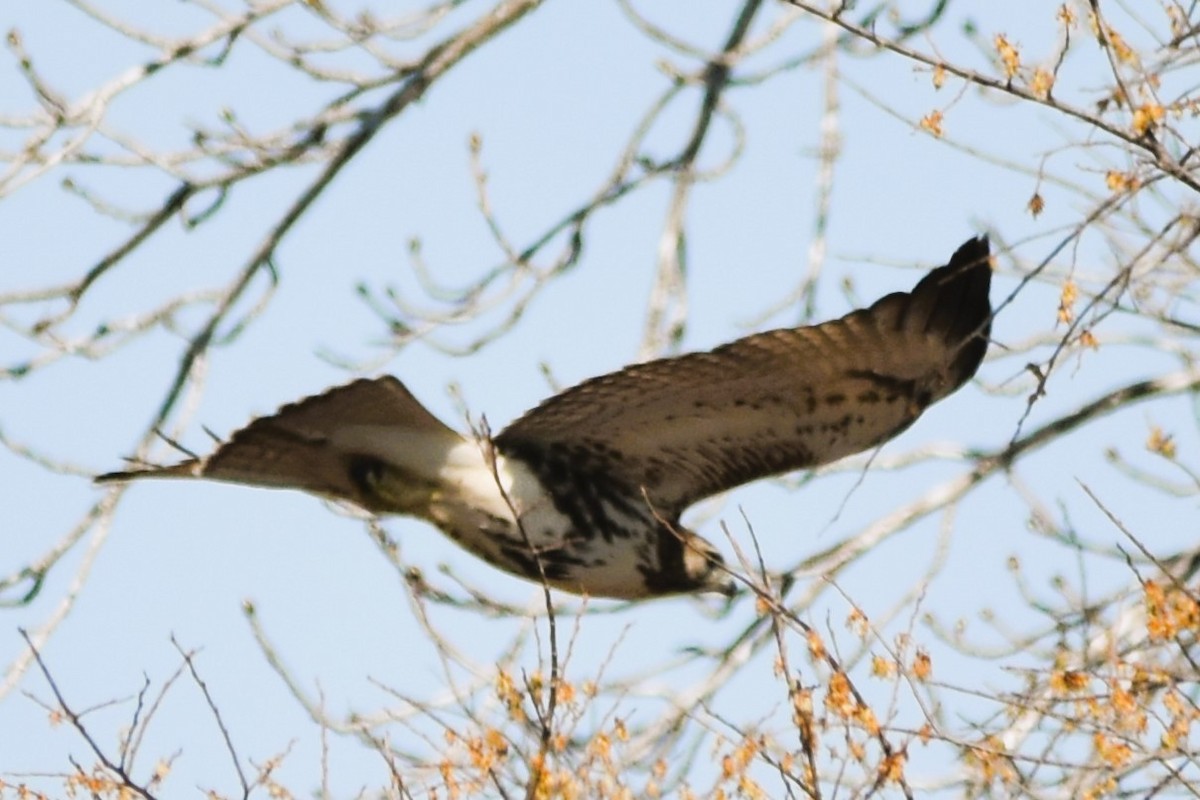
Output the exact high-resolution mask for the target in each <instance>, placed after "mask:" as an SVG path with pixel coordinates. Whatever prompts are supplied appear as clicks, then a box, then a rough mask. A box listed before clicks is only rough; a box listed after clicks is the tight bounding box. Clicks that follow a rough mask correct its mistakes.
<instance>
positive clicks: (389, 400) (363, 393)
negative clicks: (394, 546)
mask: <svg viewBox="0 0 1200 800" xmlns="http://www.w3.org/2000/svg"><path fill="white" fill-rule="evenodd" d="M392 430H405V431H430V432H434V433H436V434H438V435H445V436H448V437H455V438H457V436H458V434H456V433H454V432H453V431H452V430H450V429H449V428H447V427H446V426H445V425H443V424H442V423H441V422H440V421H439V420H438V419H437V418H436V417H434V416H433V415H432V414H430V413H429V411H427V410H426V409H425V408H424V407H423V406H422V405H421V404H420V403H419V402H418V401H417V399H416V398H415V397H413V396H412V394H411V393H410V392H409V391H408V389H406V388H405V387H404V385H403V384H402V383H400V381H398V380H396V379H395V378H393V377H390V376H384V377H381V378H376V379H361V380H357V381H354V382H352V383H349V384H346V385H344V386H338V387H335V388H333V389H330V390H328V391H326V392H324V393H322V394H319V395H314V396H313V397H308V398H305V399H304V400H301V401H299V402H296V403H291V404H289V405H285V406H283V407H282V408H280V409H279V411H277V412H276V413H275V414H273V415H271V416H267V417H260V418H259V419H256V420H254V421H253V422H251V423H250V424H249V425H247V426H246V427H244V428H242V429H241V430H239V431H237V432H236V433H234V434H233V435H232V436H231V437H230V438H229V441H227V442H225V443H223V444H222V445H221V446H220V447H219V448H218V449H217V450H216V451H215V452H214V453H213V454H212V455H209V456H206V457H204V458H193V459H189V460H187V461H184V462H182V463H179V464H175V465H172V466H169V467H160V468H147V469H138V470H130V471H125V472H110V473H108V474H106V475H101V476H99V477H98V478H96V480H97V482H100V483H105V482H110V481H123V480H130V479H132V478H141V477H161V478H172V477H178V478H207V479H209V480H218V481H230V482H233V483H242V484H248V485H251V486H265V487H273V488H275V487H277V488H293V489H302V490H305V491H309V492H315V493H317V494H321V495H325V496H327V497H335V498H340V499H344V500H350V501H352V502H357V503H359V504H360V505H363V506H364V507H369V505H368V504H367V502H366V499H365V498H363V497H362V496H361V495H362V491H361V486H360V484H359V483H358V482H357V481H356V480H355V476H354V474H353V471H352V469H351V468H350V467H351V465H350V463H349V462H348V459H349V458H350V457H351V456H352V455H353V454H354V453H355V452H370V450H371V449H372V448H371V446H370V442H371V441H372V439H373V438H375V439H378V438H379V437H380V436H381V435H382V434H383V433H385V432H387V431H392ZM372 432H375V433H374V434H373V433H372ZM352 440H357V441H352Z"/></svg>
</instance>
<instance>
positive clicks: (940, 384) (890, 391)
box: [496, 238, 991, 518]
mask: <svg viewBox="0 0 1200 800" xmlns="http://www.w3.org/2000/svg"><path fill="white" fill-rule="evenodd" d="M990 284H991V267H990V264H989V263H988V242H987V239H986V238H977V239H973V240H971V241H969V242H967V243H966V244H964V245H963V246H962V247H960V248H959V249H958V251H957V252H956V253H955V254H954V256H953V257H952V258H951V260H950V263H949V264H947V265H946V266H944V267H941V268H938V269H936V270H933V271H932V272H931V273H929V274H928V275H926V276H925V278H924V279H922V280H921V281H920V282H919V283H918V284H917V286H916V287H915V288H914V289H913V290H912V291H911V292H908V293H897V294H891V295H888V296H886V297H884V298H882V299H881V300H879V301H878V302H876V303H875V304H874V305H872V306H871V307H870V308H867V309H863V310H860V311H855V312H853V313H851V314H848V315H847V316H845V317H842V318H841V319H838V320H834V321H831V322H826V323H824V324H821V325H815V326H811V327H803V328H790V329H782V330H775V331H769V332H766V333H760V334H756V335H753V336H748V337H746V338H744V339H739V340H738V341H735V342H732V343H730V344H727V345H724V346H722V347H718V348H717V349H715V350H713V351H711V352H707V353H695V354H691V355H685V356H680V357H677V358H667V359H661V360H658V361H652V362H648V363H645V364H639V365H635V366H632V367H628V368H626V369H623V370H620V371H619V372H615V373H612V374H609V375H604V376H601V377H598V378H593V379H591V380H588V381H586V382H584V383H582V384H580V385H578V386H576V387H574V388H572V389H568V390H567V391H565V392H563V393H561V394H559V395H557V396H555V397H552V398H550V399H549V400H547V401H545V402H544V403H542V404H541V405H539V406H538V407H537V408H535V409H533V410H532V411H530V412H528V413H527V414H526V415H525V416H523V417H521V418H520V419H518V420H517V421H516V422H514V423H513V424H512V425H511V426H509V427H508V428H507V429H505V430H504V431H502V432H501V433H500V435H499V436H497V437H496V445H497V447H498V448H499V449H500V450H501V451H502V452H505V453H512V454H514V455H517V456H519V457H521V458H524V459H526V460H527V461H528V462H529V463H530V464H531V466H533V467H534V469H535V471H537V472H539V474H541V475H543V477H544V478H546V477H552V476H553V475H554V474H555V473H556V472H559V471H562V472H569V473H571V474H574V475H579V474H581V473H582V474H586V473H591V474H595V475H604V476H605V477H606V478H607V479H608V480H613V479H617V480H622V482H624V483H625V484H626V485H627V488H628V489H630V490H632V491H634V492H637V491H639V490H643V489H644V490H645V492H646V494H647V497H648V498H649V500H650V502H651V503H652V504H653V505H654V507H655V508H656V509H657V510H658V511H660V512H661V513H663V514H664V515H667V516H668V518H669V517H670V516H672V515H676V514H678V513H679V512H681V511H682V510H683V509H684V508H686V507H687V506H688V505H690V504H691V503H693V502H695V501H696V500H699V499H700V498H703V497H706V496H708V495H710V494H714V493H716V492H719V491H723V490H725V489H729V488H731V487H733V486H737V485H740V484H742V483H746V482H748V481H751V480H754V479H756V478H761V477H765V476H767V475H773V474H778V473H781V472H786V471H790V470H795V469H800V468H806V467H813V466H816V465H819V464H824V463H828V462H830V461H834V460H836V459H838V458H841V457H843V456H846V455H849V454H852V453H856V452H860V451H862V450H865V449H867V448H870V447H872V446H874V445H876V444H879V443H881V442H884V441H886V440H888V439H890V438H891V437H893V436H895V435H896V434H897V433H899V432H900V431H902V430H904V429H905V428H906V427H908V426H909V425H911V424H912V422H913V421H914V420H916V418H917V417H918V416H919V415H920V414H921V412H922V411H923V410H924V409H925V408H926V407H928V406H929V405H930V404H931V403H933V402H935V401H937V400H938V399H940V398H942V397H944V396H946V395H948V394H949V393H950V392H952V391H954V390H955V389H956V388H958V387H959V386H961V385H962V384H963V383H964V382H966V381H967V380H968V379H970V377H971V376H972V375H974V373H975V371H976V369H977V368H978V366H979V363H980V361H981V360H982V359H983V355H984V353H985V351H986V349H987V337H988V333H989V327H990V318H991V307H990V305H989V302H988V292H989V289H990Z"/></svg>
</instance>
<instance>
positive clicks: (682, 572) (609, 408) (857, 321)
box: [96, 237, 992, 599]
mask: <svg viewBox="0 0 1200 800" xmlns="http://www.w3.org/2000/svg"><path fill="white" fill-rule="evenodd" d="M991 277H992V272H991V266H990V264H989V256H988V240H987V239H986V237H979V238H975V239H971V240H970V241H968V242H966V243H965V244H963V245H962V246H961V247H959V248H958V250H957V251H956V252H955V253H954V255H953V256H951V258H950V262H949V263H948V264H946V265H945V266H943V267H939V268H937V269H935V270H933V271H931V272H930V273H929V274H927V275H926V276H925V277H924V278H922V279H921V280H920V282H918V283H917V285H916V286H915V287H914V288H913V290H912V291H911V292H906V293H905V292H897V293H895V294H889V295H887V296H886V297H883V298H882V299H880V300H878V301H877V302H876V303H875V304H874V305H872V306H870V307H869V308H865V309H860V310H858V311H854V312H852V313H850V314H847V315H846V316H844V317H842V318H841V319H837V320H832V321H829V322H825V323H822V324H820V325H812V326H805V327H798V328H783V329H779V330H773V331H767V332H765V333H757V334H754V335H752V336H747V337H745V338H743V339H738V340H737V341H735V342H731V343H729V344H726V345H722V346H721V347H718V348H716V349H715V350H712V351H709V352H705V353H691V354H688V355H682V356H677V357H673V358H663V359H659V360H656V361H649V362H646V363H642V364H635V365H633V366H629V367H626V368H624V369H622V370H619V371H617V372H613V373H611V374H608V375H602V376H600V377H597V378H592V379H590V380H587V381H584V382H583V383H581V384H579V385H578V386H575V387H573V388H571V389H567V390H566V391H564V392H561V393H559V394H557V395H555V396H553V397H551V398H549V399H548V400H546V401H544V402H543V403H541V404H540V405H539V406H537V407H536V408H534V409H533V410H531V411H529V412H527V413H526V414H525V415H524V416H522V417H520V418H519V419H517V420H516V421H515V422H513V423H512V424H511V425H509V426H508V427H507V428H505V429H504V430H502V431H501V432H500V433H499V434H497V435H496V436H494V437H488V436H476V437H465V436H463V435H461V434H459V433H457V432H456V431H454V430H451V429H450V428H448V427H447V426H446V425H444V424H443V423H442V422H441V421H440V420H438V419H437V418H436V417H434V416H433V414H431V413H430V412H429V411H428V410H426V408H425V407H424V406H422V405H421V403H420V402H418V401H417V399H416V398H415V397H413V395H412V394H411V393H410V392H409V391H408V389H406V388H405V386H404V385H403V384H402V383H401V382H400V381H398V380H397V379H396V378H393V377H391V376H383V377H379V378H373V379H360V380H356V381H353V382H351V383H348V384H346V385H344V386H338V387H335V388H332V389H329V390H327V391H326V392H324V393H323V394H319V395H315V396H313V397H309V398H306V399H304V400H300V401H299V402H296V403H292V404H290V405H286V406H284V407H283V408H281V409H280V410H279V411H278V412H276V413H275V414H273V415H271V416H268V417H262V418H259V419H256V420H254V421H252V422H251V423H250V424H249V425H247V426H246V427H244V428H242V429H241V430H239V431H237V432H236V433H234V434H233V435H232V436H231V437H230V438H229V440H228V441H226V442H225V443H223V444H222V445H220V446H219V447H218V448H217V449H216V451H215V452H213V453H212V454H211V455H208V456H205V457H203V458H191V459H188V460H186V461H183V462H181V463H179V464H175V465H172V466H166V467H145V468H138V469H134V470H131V471H123V472H110V473H107V474H105V475H100V476H98V477H97V478H96V480H97V482H99V483H112V482H121V481H130V480H134V479H141V478H205V479H208V480H216V481H229V482H232V483H240V484H246V485H250V486H263V487H271V488H282V489H300V490H302V491H305V492H310V493H312V494H315V495H319V496H321V497H324V498H328V499H333V500H337V501H343V502H349V503H351V504H353V505H355V506H358V507H361V508H362V509H365V510H366V511H368V512H371V513H374V514H405V515H409V516H414V517H419V518H422V519H425V520H428V521H429V522H431V523H432V524H433V525H435V526H437V527H438V528H439V529H441V530H442V531H443V532H445V533H446V534H447V535H448V536H449V537H450V538H451V539H453V540H454V541H455V542H457V543H458V544H459V545H461V546H462V547H464V548H466V549H467V550H469V551H470V552H472V553H474V554H475V555H476V556H479V557H480V558H482V559H484V560H485V561H487V562H488V563H490V564H493V565H494V566H496V567H499V568H500V569H503V570H506V571H508V572H511V573H513V574H515V575H519V576H521V577H523V578H527V579H530V580H534V581H539V582H541V581H545V582H546V583H548V584H550V585H551V586H554V587H556V588H558V589H563V590H565V591H568V592H574V593H577V594H586V595H589V596H592V597H613V598H626V599H638V598H650V597H658V596H664V595H673V594H683V593H691V592H703V591H721V592H726V593H728V592H730V591H731V590H732V583H731V581H730V573H729V572H728V570H727V569H726V568H725V567H724V562H723V560H722V558H721V555H720V553H719V552H718V550H717V548H716V547H714V546H713V545H712V544H711V543H709V542H708V541H706V540H705V539H703V538H701V537H700V536H699V535H697V534H696V533H694V532H692V531H690V530H688V529H686V528H684V527H683V526H682V525H681V524H680V523H679V517H680V515H681V514H682V513H683V512H684V511H685V510H686V509H687V508H688V506H690V505H692V504H693V503H695V502H696V501H698V500H701V499H703V498H705V497H708V496H709V495H713V494H716V493H718V492H722V491H725V490H727V489H731V488H733V487H735V486H739V485H741V484H743V483H747V482H749V481H752V480H756V479H758V478H763V477H767V476H770V475H777V474H780V473H784V472H790V471H792V470H797V469H804V468H812V467H816V466H819V465H821V464H827V463H829V462H831V461H834V460H836V459H839V458H842V457H844V456H848V455H851V454H853V453H858V452H861V451H863V450H867V449H869V448H872V447H875V446H877V445H881V444H883V443H884V442H887V441H888V440H890V439H892V438H893V437H894V436H896V435H897V434H899V433H900V432H901V431H903V430H905V429H906V428H908V427H909V426H910V425H912V423H913V422H914V421H915V420H916V419H917V417H919V416H920V415H921V413H922V412H923V411H924V410H925V409H926V408H928V407H929V406H930V405H931V404H933V403H935V402H937V401H938V400H940V399H942V398H943V397H946V396H947V395H949V394H950V393H951V392H953V391H954V390H956V389H957V388H958V387H960V386H962V385H963V384H964V383H965V382H966V381H968V380H969V379H970V378H971V377H972V376H973V375H974V374H975V371H976V370H977V369H978V368H979V364H980V362H981V361H982V360H983V356H984V353H985V352H986V351H987V346H988V335H989V332H990V327H991V316H992V310H991V306H990V303H989V299H988V293H989V290H990V287H991Z"/></svg>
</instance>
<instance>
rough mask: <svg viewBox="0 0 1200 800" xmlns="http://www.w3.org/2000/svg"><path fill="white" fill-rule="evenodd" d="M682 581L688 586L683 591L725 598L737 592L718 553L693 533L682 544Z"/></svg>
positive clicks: (735, 585) (723, 559) (723, 560)
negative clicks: (714, 593) (717, 595)
mask: <svg viewBox="0 0 1200 800" xmlns="http://www.w3.org/2000/svg"><path fill="white" fill-rule="evenodd" d="M683 579H684V581H686V582H687V583H688V584H689V585H688V586H687V588H685V589H684V590H683V591H690V592H717V593H719V594H723V595H725V596H726V597H732V596H733V594H734V592H736V591H737V584H736V583H735V582H734V580H733V576H732V575H731V574H730V572H729V569H728V567H726V566H725V558H724V557H723V556H722V555H721V553H720V551H718V550H717V548H715V547H713V546H712V544H710V543H709V542H708V541H706V540H704V539H701V538H700V537H699V536H697V535H696V534H694V533H693V534H690V535H689V536H688V537H687V538H686V539H685V540H684V542H683Z"/></svg>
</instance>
